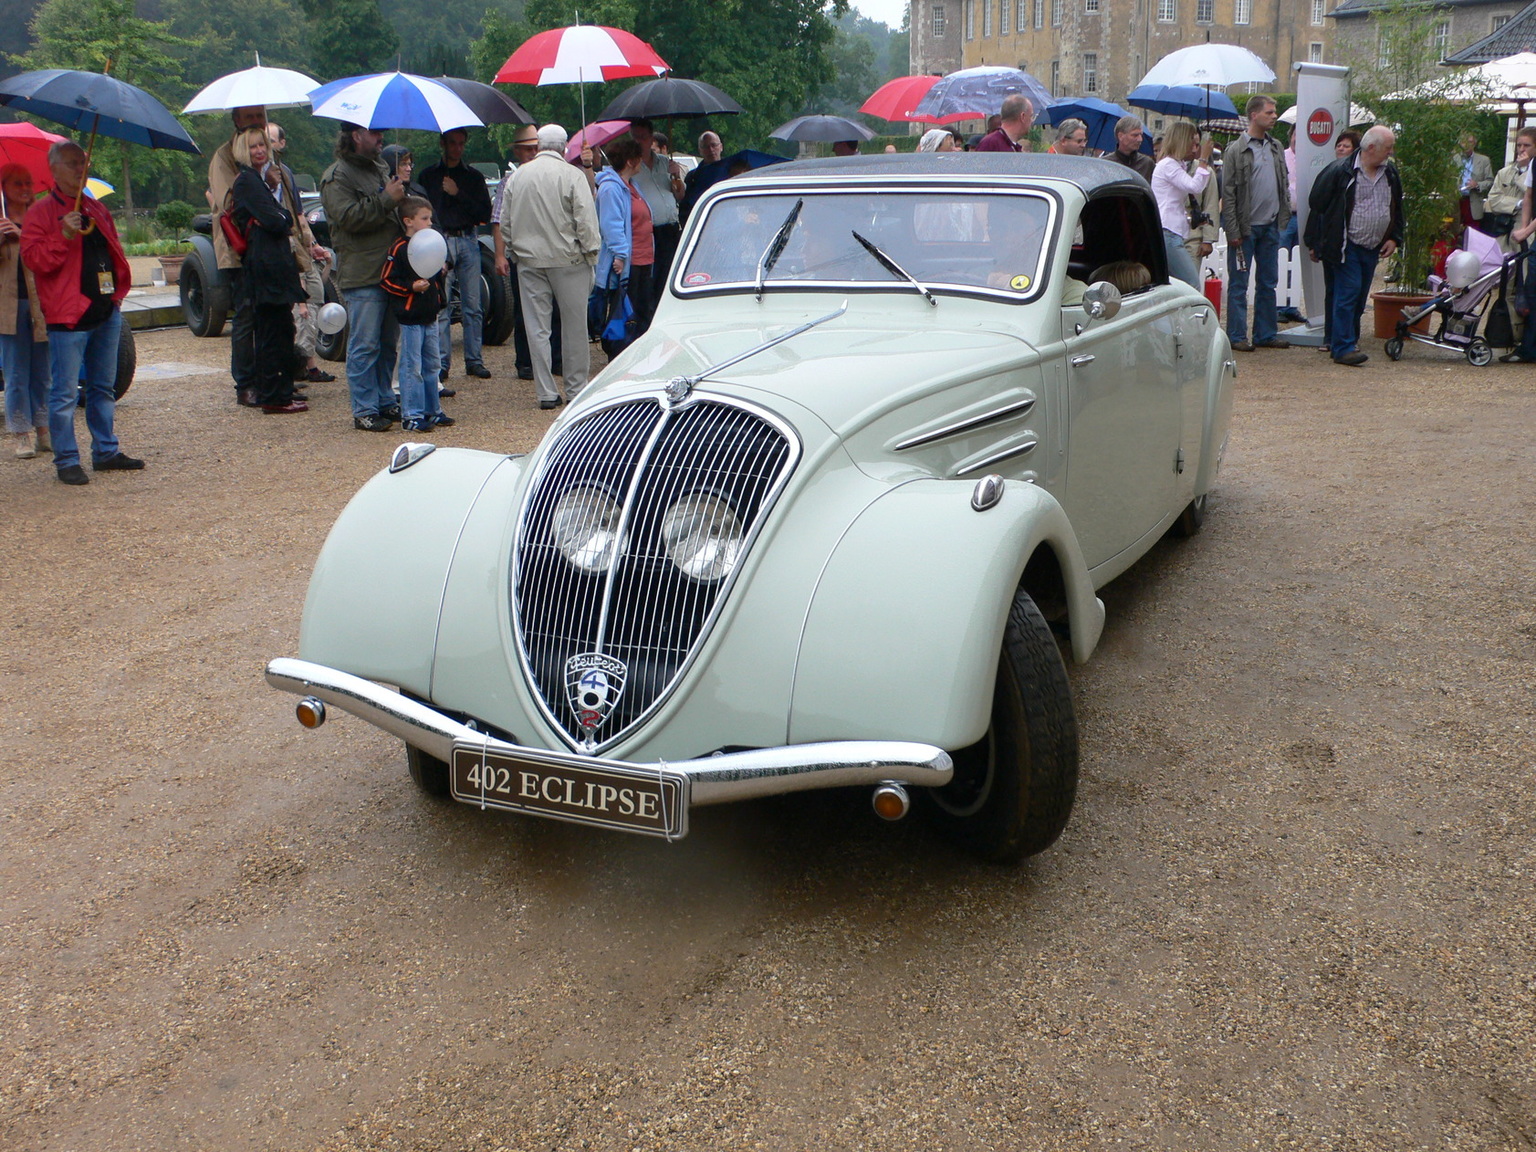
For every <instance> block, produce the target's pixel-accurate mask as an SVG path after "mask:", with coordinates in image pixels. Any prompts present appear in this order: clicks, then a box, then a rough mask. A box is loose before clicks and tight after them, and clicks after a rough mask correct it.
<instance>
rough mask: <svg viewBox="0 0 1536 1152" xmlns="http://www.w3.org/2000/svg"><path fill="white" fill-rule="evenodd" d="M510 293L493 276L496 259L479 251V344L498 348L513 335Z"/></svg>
mask: <svg viewBox="0 0 1536 1152" xmlns="http://www.w3.org/2000/svg"><path fill="white" fill-rule="evenodd" d="M511 297H512V292H511V290H510V289H509V288H508V286H507V278H506V277H505V276H498V275H496V257H495V255H494V254H493V253H492V252H490V251H489V250H487V249H486V248H485V246H484V245H482V246H481V248H480V341H481V343H483V344H490V345H493V346H495V347H497V348H499V347H501V346H502V345H503V344H505V343H506V342H507V340H508V339H510V338H511V336H512V299H511Z"/></svg>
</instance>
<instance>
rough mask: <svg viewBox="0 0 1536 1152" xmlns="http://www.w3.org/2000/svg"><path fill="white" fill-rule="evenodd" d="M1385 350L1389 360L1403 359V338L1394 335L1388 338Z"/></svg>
mask: <svg viewBox="0 0 1536 1152" xmlns="http://www.w3.org/2000/svg"><path fill="white" fill-rule="evenodd" d="M1384 351H1385V352H1386V354H1387V359H1388V360H1401V359H1402V358H1403V338H1402V337H1401V336H1393V337H1391V338H1389V339H1388V340H1387V343H1386V346H1385V348H1384Z"/></svg>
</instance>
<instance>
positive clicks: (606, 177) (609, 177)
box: [597, 168, 629, 195]
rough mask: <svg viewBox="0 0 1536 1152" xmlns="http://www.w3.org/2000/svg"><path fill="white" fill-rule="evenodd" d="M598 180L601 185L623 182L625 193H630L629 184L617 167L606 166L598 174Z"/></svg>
mask: <svg viewBox="0 0 1536 1152" xmlns="http://www.w3.org/2000/svg"><path fill="white" fill-rule="evenodd" d="M597 182H598V184H599V185H607V184H623V185H624V193H625V195H628V194H629V184H628V182H627V181H626V180H625V179H624V177H622V176H620V175H619V170H618V169H617V168H604V169H603V170H602V171H601V172H599V173H598V174H597Z"/></svg>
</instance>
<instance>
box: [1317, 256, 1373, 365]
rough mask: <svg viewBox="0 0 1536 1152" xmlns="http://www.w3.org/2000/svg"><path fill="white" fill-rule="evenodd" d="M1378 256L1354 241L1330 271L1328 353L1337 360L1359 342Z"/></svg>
mask: <svg viewBox="0 0 1536 1152" xmlns="http://www.w3.org/2000/svg"><path fill="white" fill-rule="evenodd" d="M1379 258H1380V254H1379V252H1378V251H1377V249H1375V248H1366V247H1363V246H1361V245H1359V244H1356V243H1355V242H1354V241H1353V240H1351V241H1349V242H1348V243H1347V244H1345V245H1344V263H1342V264H1339V265H1336V266H1335V267H1334V269H1333V315H1332V316H1330V317H1329V318H1328V352H1329V354H1330V355H1331V356H1332V357H1333V358H1334V359H1335V360H1337V359H1338V358H1339V357H1340V356H1342V355H1344V353H1346V352H1348V351H1350V350H1351V349H1353V348H1354V346H1355V345H1356V344H1357V343H1359V341H1360V312H1361V310H1362V309H1364V307H1365V298H1366V296H1367V294H1368V293H1369V292H1370V290H1371V281H1372V279H1374V278H1375V276H1376V261H1377V260H1378V259H1379Z"/></svg>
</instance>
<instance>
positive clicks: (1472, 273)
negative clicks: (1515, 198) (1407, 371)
mask: <svg viewBox="0 0 1536 1152" xmlns="http://www.w3.org/2000/svg"><path fill="white" fill-rule="evenodd" d="M1462 243H1463V244H1464V245H1465V247H1463V248H1462V249H1460V250H1458V251H1456V252H1452V253H1451V256H1450V259H1449V260H1447V261H1446V262H1445V269H1446V274H1445V279H1443V280H1442V279H1441V278H1440V277H1439V276H1431V277H1430V278H1429V286H1430V288H1431V289H1432V290H1433V291H1434V295H1433V296H1432V297H1430V298H1429V299H1428V300H1427V301H1425V302H1424V303H1423V304H1422V305H1420V306H1419V307H1417V308H1405V309H1403V314H1402V317H1401V318H1400V319H1399V320H1398V322H1397V335H1396V336H1393V337H1391V338H1390V339H1389V340H1388V341H1387V343H1386V353H1387V355H1388V356H1389V357H1390V358H1391V359H1393V360H1398V359H1401V358H1402V355H1403V342H1404V341H1405V340H1417V341H1418V342H1419V343H1420V344H1438V345H1439V346H1440V347H1442V348H1454V349H1456V350H1457V351H1458V352H1464V353H1466V357H1467V363H1469V364H1471V365H1472V366H1473V367H1474V368H1483V367H1486V366H1487V365H1488V364H1490V363H1492V362H1493V349H1494V346H1495V345H1497V346H1498V347H1501V348H1510V347H1513V346H1514V344H1515V335H1514V327H1513V325H1512V324H1510V323H1509V320H1508V311H1507V308H1508V293H1509V290H1510V288H1511V286H1512V284H1513V283H1514V280H1515V274H1516V272H1517V271H1518V270H1519V268H1520V264H1521V262H1522V261H1523V260H1525V258H1526V257H1527V256H1529V255H1530V252H1529V250H1523V251H1520V252H1512V253H1510V254H1508V255H1505V253H1504V252H1503V251H1502V250H1501V249H1500V248H1499V242H1498V240H1496V239H1495V238H1494V237H1492V236H1489V235H1488V234H1486V233H1484V232H1479V231H1478V230H1477V229H1475V228H1468V229H1467V231H1466V233H1465V235H1464V236H1463V237H1462ZM1495 289H1497V298H1496V301H1495V306H1494V315H1493V316H1490V317H1489V323H1488V327H1487V329H1486V330H1485V331H1484V333H1483V334H1482V335H1478V331H1477V330H1478V328H1479V327H1480V326H1481V324H1482V320H1483V316H1484V315H1485V314H1486V313H1487V312H1488V305H1489V301H1490V300H1495V295H1494V292H1495ZM1432 314H1433V315H1438V316H1439V317H1440V323H1439V325H1438V327H1435V329H1434V331H1432V332H1415V331H1414V330H1413V326H1414V325H1415V324H1417V323H1419V322H1420V321H1421V320H1425V319H1426V318H1427V317H1429V316H1430V315H1432Z"/></svg>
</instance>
